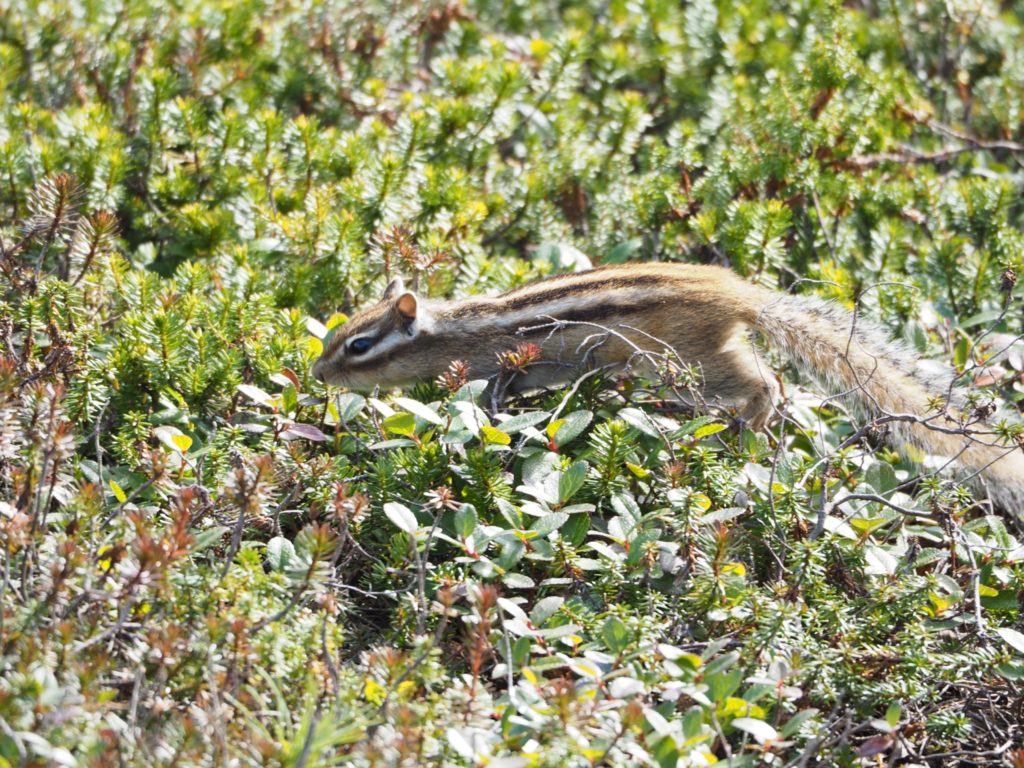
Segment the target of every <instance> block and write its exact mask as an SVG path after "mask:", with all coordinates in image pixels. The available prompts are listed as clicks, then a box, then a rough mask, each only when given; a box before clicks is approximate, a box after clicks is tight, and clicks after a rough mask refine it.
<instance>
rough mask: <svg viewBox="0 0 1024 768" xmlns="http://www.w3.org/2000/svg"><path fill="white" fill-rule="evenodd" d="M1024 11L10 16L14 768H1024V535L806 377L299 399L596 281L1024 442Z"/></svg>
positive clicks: (6, 490) (596, 9)
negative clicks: (349, 320)
mask: <svg viewBox="0 0 1024 768" xmlns="http://www.w3.org/2000/svg"><path fill="white" fill-rule="evenodd" d="M1022 17H1024V5H1022V4H1021V3H1019V2H1010V1H1008V2H1004V3H1002V4H997V3H993V2H975V1H974V0H947V1H946V2H938V1H935V2H932V1H930V0H920V1H917V0H915V1H914V2H910V1H909V0H893V1H892V2H884V3H883V2H879V3H875V2H870V1H868V2H857V1H854V2H848V3H845V4H843V5H840V4H838V3H829V2H819V1H817V0H810V1H808V2H770V1H769V0H753V1H751V2H735V3H733V2H728V0H719V1H718V2H713V1H710V0H693V1H692V2H685V3H684V2H674V1H673V2H670V1H669V0H636V1H635V2H626V1H624V0H612V1H611V2H591V3H574V2H564V3H558V2H532V1H531V0H505V1H504V2H500V1H498V0H493V1H491V0H477V1H476V2H470V1H468V0H467V1H466V2H460V1H459V0H452V1H451V2H448V3H442V2H415V3H414V2H402V3H397V2H396V3H389V2H385V1H384V0H367V1H366V2H333V3H327V4H322V3H318V2H312V1H311V0H281V1H280V2H274V1H272V0H201V1H200V0H183V1H182V2H179V3H176V4H173V5H171V4H167V3H163V2H148V1H147V0H119V1H118V2H92V1H89V0H81V1H78V0H74V1H72V2H61V3H37V2H27V1H26V2H21V1H20V0H4V2H3V3H2V4H0V103H2V115H0V237H2V241H0V247H2V253H0V271H2V277H0V280H2V286H3V287H2V290H3V294H2V303H0V355H2V356H3V357H2V360H0V485H2V488H3V496H2V498H3V500H2V501H0V550H2V554H3V563H2V574H0V576H2V583H0V601H2V608H0V622H2V623H0V766H7V765H12V766H14V765H19V766H37V765H53V764H57V765H82V766H88V765H105V766H109V765H139V766H154V765H168V766H170V765H287V766H292V765H294V766H302V765H308V766H312V765H334V764H340V763H353V764H355V765H362V766H368V765H382V766H383V765H408V766H414V765H427V764H447V765H490V766H504V767H505V768H509V767H510V766H527V765H536V766H562V765H590V766H596V765H658V766H675V765H680V766H701V765H708V764H711V763H714V762H716V761H719V762H725V763H727V764H729V765H757V764H765V765H769V764H770V765H793V766H796V765H800V766H806V765H859V764H879V765H881V764H889V765H892V764H894V763H895V762H897V761H899V760H903V761H904V764H918V765H921V764H929V765H954V764H957V763H958V762H959V761H963V763H964V764H971V765H977V764H986V763H988V764H997V763H1004V764H1016V765H1021V764H1024V753H1022V752H1020V751H1019V749H1020V747H1021V739H1022V734H1021V726H1020V719H1021V716H1022V711H1024V697H1022V693H1021V687H1020V686H1021V683H1020V682H1019V681H1020V680H1021V678H1022V677H1024V635H1022V634H1021V633H1020V632H1018V631H1017V630H1015V629H1014V627H1015V626H1016V627H1018V628H1019V627H1020V608H1021V594H1022V592H1021V590H1022V589H1024V568H1022V566H1021V562H1022V560H1024V545H1022V543H1021V538H1020V535H1021V526H1020V524H1019V521H1018V520H1017V519H1015V518H1012V516H1002V517H1000V516H997V515H992V514H989V513H988V511H987V510H986V509H985V508H984V507H982V506H979V505H976V504H973V503H972V501H971V495H970V492H969V491H968V490H967V489H964V488H961V487H958V486H957V485H956V484H955V483H953V482H950V481H949V480H948V476H947V479H946V480H943V479H942V478H941V477H935V476H929V477H926V478H924V479H922V480H921V481H919V482H915V483H911V484H905V481H907V480H908V479H911V478H914V477H916V476H917V474H918V473H917V470H916V469H915V468H914V467H913V466H912V465H909V464H907V463H905V462H903V461H902V460H901V459H900V458H899V457H898V456H897V455H896V454H895V453H894V452H892V451H891V449H889V448H887V447H885V443H884V440H883V439H882V437H881V436H880V435H876V434H871V435H868V441H867V442H865V441H863V440H855V441H847V438H849V437H850V436H851V435H853V434H854V433H855V432H856V431H857V429H858V427H859V424H858V423H857V422H856V420H854V419H853V418H852V417H851V416H850V415H848V414H846V413H845V412H844V410H843V408H842V406H841V404H838V403H836V402H827V403H826V402H823V401H822V400H821V397H820V395H821V394H822V393H821V392H820V390H818V389H817V388H815V387H814V386H813V385H811V386H807V387H801V386H800V385H799V384H798V383H797V382H796V381H795V380H794V379H793V377H792V376H789V383H788V384H787V393H788V404H787V406H786V418H785V419H780V420H779V421H778V422H777V423H776V424H774V425H773V430H772V434H771V435H754V434H752V433H751V432H749V431H743V432H740V433H738V434H737V433H736V432H735V431H730V430H726V429H725V427H726V426H727V425H726V423H725V422H723V421H721V420H720V419H717V418H715V417H714V416H713V415H701V414H696V415H695V414H688V413H685V412H680V411H679V410H678V409H673V408H671V407H669V408H667V409H666V407H665V403H664V402H663V401H662V398H661V395H660V392H659V389H658V386H657V383H656V382H655V383H653V384H651V385H650V386H647V385H643V384H642V383H640V382H620V383H616V382H609V381H598V380H596V379H588V380H586V381H584V382H583V383H582V384H580V386H579V387H578V388H576V389H574V390H566V391H563V392H557V393H550V394H547V395H540V396H538V397H534V398H532V399H530V400H526V401H515V400H513V401H509V402H506V403H504V404H503V405H501V406H500V408H498V410H497V412H495V411H494V410H493V409H492V408H490V404H489V403H486V402H477V401H476V396H477V394H478V393H479V385H478V384H476V383H473V382H472V381H469V382H464V381H463V380H461V379H460V377H459V376H458V375H457V372H456V373H453V375H452V376H450V377H448V379H447V380H446V381H444V382H439V383H437V384H434V385H424V386H421V387H419V388H417V389H416V390H415V391H413V392H411V393H406V396H405V397H400V396H395V395H394V394H389V393H381V394H379V396H378V397H377V398H366V397H364V396H362V395H358V394H354V393H339V392H337V391H325V390H324V388H323V387H321V386H320V385H318V384H317V383H316V382H315V381H313V380H312V378H311V377H310V375H309V368H310V365H311V363H312V361H313V360H314V359H315V358H316V356H317V355H318V353H319V351H320V350H321V348H322V341H321V339H322V337H323V335H324V333H325V332H326V330H327V328H326V327H325V325H326V326H327V327H333V326H335V325H337V324H338V323H341V322H343V321H344V319H345V314H346V313H351V312H352V311H354V310H357V309H358V308H359V307H360V306H361V305H364V304H366V303H368V302H371V301H373V300H374V299H375V298H376V296H377V295H379V292H380V291H381V290H382V288H383V285H384V284H385V282H386V280H387V279H388V278H389V277H391V276H393V275H396V274H402V275H405V276H406V278H408V279H414V280H415V281H416V283H417V285H418V286H419V290H420V291H421V292H425V293H429V294H430V295H433V296H460V295H466V294H470V293H476V292H482V291H486V290H494V289H502V288H507V287H510V286H514V285H517V284H520V283H523V282H525V281H527V280H529V279H532V278H534V277H537V276H540V275H542V274H547V273H550V272H552V271H557V270H563V269H572V268H575V267H577V266H579V265H580V264H581V263H583V261H584V260H585V257H582V255H581V254H586V256H587V257H589V259H590V260H591V261H593V262H594V263H602V262H618V261H626V260H646V259H661V260H683V261H691V262H706V263H717V264H723V265H728V266H731V267H732V268H733V269H735V270H736V271H738V272H740V273H741V274H743V275H746V276H748V277H749V279H751V280H755V281H758V282H760V283H762V284H764V285H768V286H773V287H777V288H780V289H784V290H792V291H796V292H807V293H815V294H819V295H823V296H826V297H831V298H834V299H836V300H838V301H840V302H843V303H845V304H847V305H848V306H851V307H852V306H854V305H855V304H856V305H857V306H858V308H859V311H860V312H862V313H863V314H864V315H866V316H868V317H870V318H872V319H874V320H876V321H878V322H880V323H882V324H883V325H884V326H885V327H886V328H887V329H889V331H890V332H891V333H892V334H893V335H894V336H897V337H903V338H905V339H907V340H908V341H909V342H910V343H911V344H912V345H913V346H914V347H915V348H916V349H917V350H918V351H919V352H920V353H921V354H922V355H926V356H930V357H934V358H936V359H938V360H940V361H943V362H946V363H951V364H954V365H956V366H957V367H958V368H959V369H960V370H962V371H965V373H966V376H965V379H966V380H967V381H968V382H970V381H972V380H973V382H974V383H976V384H977V385H979V386H980V385H983V386H986V387H988V388H989V390H988V391H989V392H990V393H992V394H998V395H1001V396H1002V397H1004V398H1006V399H1007V400H1009V401H1010V402H1011V404H1012V403H1017V406H1016V407H1018V408H1019V404H1020V402H1021V401H1022V400H1024V384H1022V381H1024V378H1022V372H1024V351H1022V345H1021V342H1020V341H1019V340H1018V341H1016V342H1014V339H1015V338H1018V336H1019V334H1021V333H1022V331H1024V311H1022V305H1021V302H1020V300H1019V298H1017V293H1018V292H1019V291H1018V290H1017V289H1015V282H1016V276H1017V275H1020V274H1021V270H1022V267H1024V264H1022V252H1024V234H1022V229H1021V226H1022V222H1024V205H1022V202H1021V201H1022V196H1021V191H1022V186H1024V166H1022V161H1024V146H1021V144H1020V143H1019V142H1024V26H1022ZM321 323H323V325H322V324H321ZM776 362H777V363H778V364H779V366H780V369H783V368H782V361H776ZM470 373H472V372H470ZM979 397H981V398H982V399H985V398H987V397H988V395H979ZM979 402H980V401H979ZM823 484H824V485H825V486H827V488H826V489H825V490H827V495H826V494H825V493H823V487H822V486H823ZM846 493H855V494H858V495H859V496H860V497H861V498H860V499H851V500H850V501H849V502H847V503H844V504H840V505H834V506H830V507H829V508H828V509H827V510H821V504H822V503H823V500H824V499H825V498H829V499H832V500H833V501H834V500H837V499H838V500H840V501H841V499H842V495H843V494H846ZM879 496H881V497H883V498H884V499H886V500H887V501H888V502H889V505H888V506H887V505H884V504H880V503H878V502H876V501H871V500H865V497H867V498H868V499H870V498H877V497H879ZM824 511H827V512H828V514H825V515H823V516H821V517H820V518H819V512H824ZM820 523H824V525H823V526H822V525H821V524H820ZM1014 761H1015V762H1014Z"/></svg>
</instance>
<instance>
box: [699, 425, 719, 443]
mask: <svg viewBox="0 0 1024 768" xmlns="http://www.w3.org/2000/svg"><path fill="white" fill-rule="evenodd" d="M725 428H726V426H725V424H705V425H704V426H703V427H698V428H697V429H696V430H695V431H694V433H693V439H694V440H702V439H703V438H705V437H710V436H711V435H717V434H718V433H719V432H721V431H722V430H723V429H725Z"/></svg>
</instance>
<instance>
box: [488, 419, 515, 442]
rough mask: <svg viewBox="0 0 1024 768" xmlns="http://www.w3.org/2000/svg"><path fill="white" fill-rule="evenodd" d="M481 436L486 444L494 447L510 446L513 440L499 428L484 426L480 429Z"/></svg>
mask: <svg viewBox="0 0 1024 768" xmlns="http://www.w3.org/2000/svg"><path fill="white" fill-rule="evenodd" d="M480 434H481V435H482V436H483V438H484V442H485V443H492V444H494V445H508V444H509V443H511V442H512V438H511V437H509V436H508V435H507V434H505V433H504V432H502V431H501V430H500V429H498V428H497V427H491V426H488V425H487V424H484V425H483V426H482V427H480Z"/></svg>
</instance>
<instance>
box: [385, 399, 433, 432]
mask: <svg viewBox="0 0 1024 768" xmlns="http://www.w3.org/2000/svg"><path fill="white" fill-rule="evenodd" d="M394 402H395V405H397V406H399V407H400V408H404V409H405V410H407V411H408V412H409V413H411V414H413V415H414V416H419V417H420V418H421V419H423V420H424V421H426V422H428V423H430V424H434V425H436V426H439V427H440V426H444V419H442V418H441V417H440V416H438V415H437V411H435V410H434V409H433V408H431V407H430V406H429V405H424V404H423V403H421V402H419V401H417V400H410V399H409V398H408V397H396V398H395V399H394ZM396 415H398V414H396Z"/></svg>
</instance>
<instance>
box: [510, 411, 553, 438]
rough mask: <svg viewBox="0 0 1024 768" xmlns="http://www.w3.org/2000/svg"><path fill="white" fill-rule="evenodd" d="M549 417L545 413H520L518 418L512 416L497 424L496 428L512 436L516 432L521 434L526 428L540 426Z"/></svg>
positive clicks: (548, 414)
mask: <svg viewBox="0 0 1024 768" xmlns="http://www.w3.org/2000/svg"><path fill="white" fill-rule="evenodd" d="M550 416H551V414H550V413H548V412H547V411H528V412H527V413H520V414H519V415H518V416H513V417H512V418H511V419H506V420H505V421H503V422H501V423H500V424H498V427H499V428H500V429H501V431H502V432H504V433H505V434H506V435H514V434H515V433H516V432H522V431H523V430H524V429H527V428H528V427H532V426H535V425H537V424H540V423H541V422H542V421H545V420H546V419H548V418H549V417H550Z"/></svg>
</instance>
